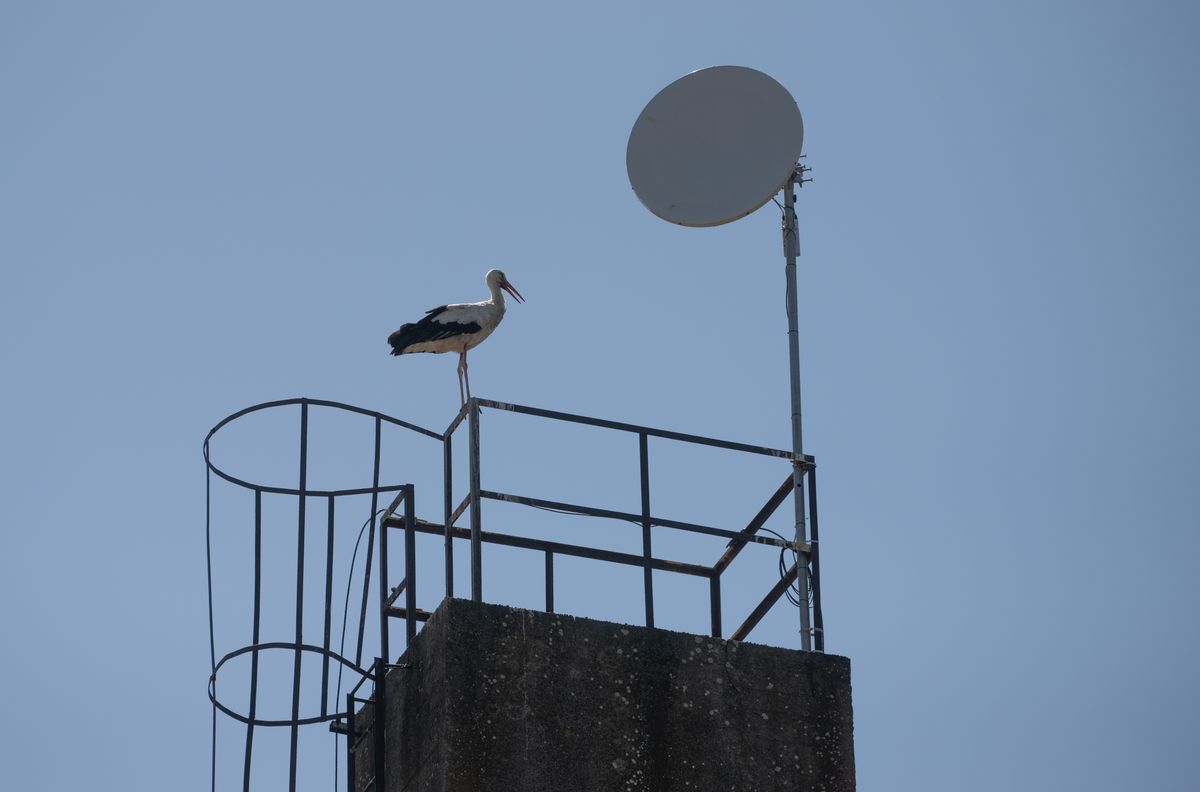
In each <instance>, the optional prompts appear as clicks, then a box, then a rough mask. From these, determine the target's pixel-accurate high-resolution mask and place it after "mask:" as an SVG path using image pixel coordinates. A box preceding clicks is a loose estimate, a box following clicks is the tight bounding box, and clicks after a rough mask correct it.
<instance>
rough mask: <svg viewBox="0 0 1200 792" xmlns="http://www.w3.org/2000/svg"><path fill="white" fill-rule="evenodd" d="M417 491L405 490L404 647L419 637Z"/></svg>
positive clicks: (409, 488) (411, 486)
mask: <svg viewBox="0 0 1200 792" xmlns="http://www.w3.org/2000/svg"><path fill="white" fill-rule="evenodd" d="M414 493H415V489H414V487H413V485H412V484H409V485H407V486H406V487H405V488H404V583H405V586H404V646H405V647H406V648H407V647H409V646H412V642H413V639H414V638H416V637H417V532H416V531H415V530H414V528H415V525H416V521H417V515H416V504H415V503H413V501H414V499H415V494H414Z"/></svg>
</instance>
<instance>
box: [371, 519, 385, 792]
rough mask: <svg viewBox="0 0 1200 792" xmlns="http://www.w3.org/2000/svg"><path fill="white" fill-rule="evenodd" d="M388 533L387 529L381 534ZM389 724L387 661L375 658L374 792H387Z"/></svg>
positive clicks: (373, 718) (372, 724)
mask: <svg viewBox="0 0 1200 792" xmlns="http://www.w3.org/2000/svg"><path fill="white" fill-rule="evenodd" d="M384 532H386V529H384V530H383V531H381V532H380V533H384ZM386 722H387V660H386V658H382V657H377V658H375V712H374V716H373V717H372V718H371V728H372V729H373V735H374V737H375V740H374V745H373V746H372V751H371V753H372V754H374V757H373V758H374V760H375V762H374V764H375V785H374V787H372V790H373V792H385V790H386V789H387V788H388V787H387V772H386V770H387V765H386V763H385V762H384V751H385V750H387V749H386V745H387V743H386V742H385V741H384V733H383V729H384V723H386Z"/></svg>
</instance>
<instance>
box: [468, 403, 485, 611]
mask: <svg viewBox="0 0 1200 792" xmlns="http://www.w3.org/2000/svg"><path fill="white" fill-rule="evenodd" d="M469 404H470V412H469V413H468V414H467V438H468V439H467V446H468V447H467V454H468V456H469V463H470V464H469V479H470V481H469V486H470V488H471V600H472V601H474V602H483V542H482V541H481V540H480V531H481V519H480V514H479V401H478V400H477V399H471V401H470V402H469Z"/></svg>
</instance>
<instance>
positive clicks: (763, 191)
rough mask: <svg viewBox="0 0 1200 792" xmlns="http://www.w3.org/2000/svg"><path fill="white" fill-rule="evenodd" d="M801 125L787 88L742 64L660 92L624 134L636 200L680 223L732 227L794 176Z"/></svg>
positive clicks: (710, 71) (682, 79) (696, 74)
mask: <svg viewBox="0 0 1200 792" xmlns="http://www.w3.org/2000/svg"><path fill="white" fill-rule="evenodd" d="M803 146H804V121H803V120H802V119H801V118H800V108H798V107H797V106H796V100H795V99H793V98H792V95H791V94H790V93H788V91H787V89H786V88H784V87H783V86H782V85H780V84H779V83H778V82H776V81H775V80H774V79H772V78H771V77H769V76H767V75H766V74H763V73H762V72H760V71H756V70H754V69H748V68H746V67H744V66H713V67H711V68H708V69H700V70H699V71H694V72H692V73H691V74H688V75H685V76H683V77H680V78H679V79H678V80H676V81H675V82H673V83H671V84H670V85H668V86H667V87H666V88H663V89H662V90H661V91H659V92H658V95H657V96H655V97H654V98H653V99H651V100H650V103H649V104H647V105H646V108H645V109H644V110H642V114H641V115H639V116H638V119H637V121H636V122H635V123H634V125H633V131H632V132H630V134H629V147H628V148H627V149H626V151H625V167H626V169H627V170H628V172H629V183H630V184H631V185H632V186H633V191H634V192H635V193H637V197H638V198H639V199H640V200H641V202H642V203H643V204H645V206H646V208H647V209H649V210H650V211H651V212H654V214H656V215H658V216H659V217H661V218H662V219H663V220H667V221H669V222H672V223H678V224H679V225H683V226H694V227H702V226H716V225H722V224H723V223H731V222H733V221H734V220H737V219H739V218H742V217H745V216H746V215H748V214H750V213H751V212H753V211H754V210H755V209H758V208H759V207H760V206H762V205H763V204H765V203H766V202H767V201H769V200H770V199H771V196H773V195H775V193H777V192H779V191H780V190H781V189H782V188H783V186H784V184H785V183H787V181H788V180H789V179H790V178H791V177H792V174H793V172H794V171H795V169H796V160H797V159H799V157H800V151H801V149H802V148H803Z"/></svg>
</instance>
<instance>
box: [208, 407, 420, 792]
mask: <svg viewBox="0 0 1200 792" xmlns="http://www.w3.org/2000/svg"><path fill="white" fill-rule="evenodd" d="M290 407H299V449H298V450H299V469H298V471H297V472H298V476H297V486H295V487H288V486H276V485H268V484H260V483H255V482H252V481H247V480H246V479H244V478H241V477H239V476H235V475H232V474H231V473H229V472H227V471H226V470H223V469H222V468H221V467H220V466H219V465H218V464H217V463H216V462H215V461H214V459H213V454H212V451H211V442H212V440H213V438H214V437H216V436H217V435H218V433H219V432H220V431H221V430H222V429H223V428H225V427H227V426H229V425H230V424H232V423H234V422H236V421H237V420H238V419H239V418H242V417H244V416H246V415H249V414H252V413H258V412H262V411H269V410H275V409H280V408H290ZM313 408H322V409H326V410H333V411H339V412H344V413H349V414H354V415H361V416H363V417H365V418H368V419H370V420H372V421H373V423H374V449H373V465H372V471H373V472H372V480H371V483H370V486H360V487H349V488H343V489H315V488H310V487H309V486H308V458H309V419H310V412H311V411H312V409H313ZM385 425H390V426H394V427H397V428H400V429H404V430H408V431H412V432H415V433H417V434H420V435H423V436H425V437H430V438H433V439H436V440H441V439H442V435H440V434H439V433H437V432H433V431H431V430H429V429H425V428H424V427H420V426H417V425H415V424H412V423H409V422H407V421H402V420H400V419H398V418H394V417H392V416H389V415H385V414H383V413H379V412H375V411H372V410H365V409H362V408H360V407H355V406H353V405H349V404H343V403H340V402H334V401H327V400H323V399H309V398H294V399H281V400H278V401H271V402H263V403H262V404H256V405H254V406H252V407H247V408H245V409H243V410H239V411H238V412H235V413H233V414H232V415H229V416H227V417H226V418H224V419H223V420H221V421H220V422H219V423H217V424H216V425H215V426H214V427H213V428H212V429H211V430H210V431H209V432H208V434H207V435H206V436H205V438H204V445H203V452H204V463H205V467H206V477H205V478H206V486H205V502H206V503H205V511H206V514H205V546H206V555H207V577H208V617H209V623H208V628H209V653H210V660H211V665H212V671H211V674H210V676H209V683H208V695H209V699H210V701H211V702H212V705H213V721H212V763H211V765H212V766H211V774H212V789H213V790H214V792H215V790H216V789H217V712H218V711H220V712H222V713H224V714H225V715H226V716H228V717H229V718H232V719H233V720H236V721H238V722H240V723H242V724H245V727H246V735H245V750H244V754H243V761H242V788H243V790H249V789H250V775H251V773H250V771H251V765H252V759H253V753H254V729H255V728H256V727H260V726H261V727H288V728H290V729H291V735H290V737H291V739H290V748H289V784H288V789H289V790H295V789H296V779H297V758H298V737H299V734H298V729H299V727H300V726H304V725H309V724H315V723H323V722H330V721H336V722H342V721H345V720H348V719H349V717H350V714H351V713H348V712H347V711H341V710H340V708H339V707H337V706H334V707H330V706H329V699H330V695H329V694H330V687H331V680H332V677H333V676H334V674H335V673H336V677H337V685H338V687H339V688H340V686H341V673H340V671H341V670H348V671H350V672H351V676H352V679H351V680H350V684H352V685H353V689H354V690H355V691H357V689H358V687H359V686H361V685H362V683H363V682H364V681H367V680H368V679H370V680H371V681H374V680H375V677H377V676H378V675H379V673H381V672H382V669H383V668H384V667H385V666H384V664H383V662H382V661H380V660H379V659H378V658H377V659H376V660H375V662H374V663H367V664H366V666H364V663H363V657H362V655H363V648H364V646H363V645H364V639H365V636H366V630H367V625H368V624H369V623H371V621H373V620H370V619H369V618H368V613H367V608H368V603H369V601H370V589H371V583H372V579H371V578H372V574H374V575H375V578H376V585H377V587H378V597H379V600H380V608H379V619H378V622H376V624H377V626H378V629H379V648H380V654H381V656H382V657H383V658H387V657H388V638H387V622H388V619H387V617H386V615H385V613H386V605H384V603H385V602H387V601H388V600H387V598H388V591H387V544H386V532H383V531H378V532H377V530H376V529H377V521H376V519H375V518H376V517H378V516H379V514H380V511H381V510H380V508H379V498H380V495H393V494H395V495H396V501H395V502H396V503H399V502H401V501H407V503H408V504H410V506H409V508H408V509H407V513H409V514H411V503H412V489H413V488H412V485H411V484H403V483H397V484H385V483H381V481H380V452H381V448H382V434H383V427H384V426H385ZM214 475H216V476H217V477H218V478H219V479H221V480H223V481H225V482H227V483H229V484H232V485H234V486H235V487H238V488H241V489H244V490H246V491H249V492H251V493H253V495H254V518H253V526H254V558H253V564H254V595H253V603H252V628H251V635H250V640H249V643H247V644H246V645H244V646H240V647H237V648H235V649H233V650H232V651H229V652H226V653H225V654H224V655H222V656H221V657H220V658H218V656H217V639H216V621H217V615H216V613H215V611H214V600H213V580H214V569H213V528H214V518H213V487H212V483H213V476H214ZM264 494H268V495H280V496H287V497H291V498H294V499H295V501H296V504H295V509H296V512H295V514H296V517H295V542H296V544H295V550H296V567H295V583H294V585H295V589H294V590H295V601H294V607H295V612H294V617H295V620H294V624H295V635H294V640H287V641H282V640H274V641H272V640H264V638H263V635H262V632H263V532H264V520H263V495H264ZM353 496H370V502H371V511H370V514H369V516H368V517H367V521H366V522H365V523H363V525H362V529H361V530H360V533H359V540H360V541H361V540H362V538H363V535H362V532H363V531H366V530H367V529H368V528H369V533H368V534H367V536H366V548H365V559H361V560H358V563H361V564H362V570H363V572H362V592H361V600H360V602H357V603H356V605H357V611H358V622H357V629H356V631H355V632H356V635H354V638H353V641H354V643H353V645H354V647H355V653H354V658H353V659H351V658H348V657H344V656H342V654H341V652H340V651H336V650H335V649H334V648H331V641H332V640H333V638H334V623H333V610H334V609H333V599H334V583H335V581H334V546H335V542H334V536H335V532H336V529H337V525H336V515H337V513H338V511H339V510H338V508H337V504H338V502H339V500H340V499H345V498H349V497H353ZM406 496H407V497H406ZM311 499H324V500H325V502H326V509H325V512H326V514H325V515H324V517H325V519H324V520H322V519H321V515H314V514H310V513H308V512H309V506H310V505H311V504H310V503H309V501H310V500H311ZM316 511H320V510H319V509H318V510H316ZM343 511H344V510H343ZM322 522H323V523H324V528H325V536H324V540H325V541H324V542H323V543H322V544H324V546H325V547H324V550H325V553H324V561H325V563H324V564H323V571H324V574H323V576H319V577H320V579H319V584H320V586H321V590H322V591H323V593H324V624H323V626H324V629H323V631H322V640H321V642H320V643H319V644H318V643H314V642H306V641H305V636H304V604H305V586H306V580H305V572H306V565H305V545H306V541H305V540H306V533H309V534H315V533H316V532H317V531H319V528H320V526H319V525H314V524H319V523H322ZM377 535H378V545H379V547H378V549H376V547H375V545H376V543H377V539H376V537H377ZM312 538H313V539H316V538H318V537H316V536H313V537H312ZM272 541H275V539H274V538H273V540H272ZM310 541H311V540H310ZM357 553H358V544H357V543H356V545H355V556H354V558H352V561H351V565H350V568H349V570H348V572H347V575H348V576H349V578H348V579H347V580H346V581H345V584H344V585H345V592H346V608H347V611H348V610H349V601H350V586H351V583H352V581H353V576H354V573H355V570H356V569H357V568H358V567H357V565H356V563H355V559H357ZM373 569H374V571H373ZM307 571H308V572H309V573H310V574H309V580H308V581H307V584H308V585H309V586H312V584H313V583H314V582H317V581H313V580H312V577H313V576H312V574H311V572H312V570H311V569H309V570H307ZM285 615H286V616H288V619H289V621H290V617H291V615H292V614H287V613H286V611H285ZM345 621H346V617H345V616H344V617H343V625H342V640H343V643H344V641H345V639H346V637H347V634H346V632H345V630H346V625H345ZM268 651H281V652H290V653H292V654H293V655H294V660H293V663H292V666H293V667H292V679H291V713H290V717H287V718H263V717H260V716H259V713H258V704H259V700H258V699H259V692H260V691H259V682H260V673H259V671H260V668H259V659H260V655H262V654H263V653H265V652H268ZM247 654H248V655H250V669H249V692H248V700H247V701H246V702H245V707H235V706H231V705H230V703H228V702H226V701H223V700H222V699H221V698H220V696H219V694H218V687H217V681H218V674H219V672H220V671H221V669H222V667H224V666H225V665H226V663H227V662H229V661H230V660H233V659H234V658H237V657H241V656H244V655H247ZM305 655H309V656H315V657H318V658H319V659H320V710H319V712H314V713H303V714H302V713H301V711H300V702H301V688H302V683H304V681H305V679H304V677H303V674H302V670H303V669H302V667H303V664H302V658H303V657H304V656H305ZM368 666H369V668H370V670H368ZM313 676H315V675H314V674H311V673H310V674H309V677H313ZM353 677H357V679H354V678H353ZM308 687H311V688H313V689H315V688H316V684H315V680H314V679H310V680H309V684H308ZM335 698H336V697H335ZM306 700H307V698H306ZM350 702H351V698H349V697H347V698H346V706H347V707H350V706H352V704H351V703H350ZM333 710H339V711H333Z"/></svg>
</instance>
